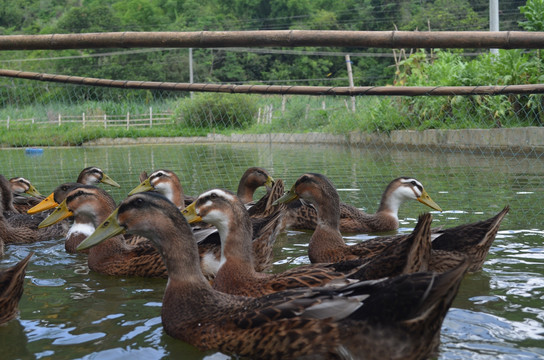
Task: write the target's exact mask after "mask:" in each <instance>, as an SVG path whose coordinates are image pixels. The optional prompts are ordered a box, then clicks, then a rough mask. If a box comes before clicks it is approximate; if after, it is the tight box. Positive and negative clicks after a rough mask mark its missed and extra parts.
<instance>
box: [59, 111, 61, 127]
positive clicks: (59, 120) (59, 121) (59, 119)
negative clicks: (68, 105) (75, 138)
mask: <svg viewBox="0 0 544 360" xmlns="http://www.w3.org/2000/svg"><path fill="white" fill-rule="evenodd" d="M60 122H61V120H60V114H59V126H60Z"/></svg>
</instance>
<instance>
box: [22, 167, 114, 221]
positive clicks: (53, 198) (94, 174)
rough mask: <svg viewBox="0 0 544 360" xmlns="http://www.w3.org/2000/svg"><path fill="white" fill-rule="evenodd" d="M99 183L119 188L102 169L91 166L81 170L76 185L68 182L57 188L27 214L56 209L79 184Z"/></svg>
mask: <svg viewBox="0 0 544 360" xmlns="http://www.w3.org/2000/svg"><path fill="white" fill-rule="evenodd" d="M99 183H103V184H108V185H111V186H115V187H119V184H118V183H117V182H116V181H115V180H113V179H112V178H110V177H109V176H108V175H106V174H105V173H104V171H103V170H102V169H100V168H98V167H96V166H89V167H86V168H85V169H83V170H81V172H80V173H79V175H78V177H77V181H76V182H75V183H73V182H67V183H63V184H61V185H59V186H57V187H56V188H55V190H54V191H53V192H52V193H51V194H49V195H48V196H47V197H46V198H45V199H43V200H42V201H41V202H40V203H38V204H37V205H35V206H34V207H32V208H30V209H29V210H28V211H27V212H28V213H29V214H36V213H39V212H42V211H45V210H49V209H52V208H54V207H56V206H57V205H59V204H60V203H61V202H62V201H63V200H64V198H65V197H66V194H67V192H68V191H70V190H71V189H72V188H73V187H75V186H77V185H78V184H83V185H92V186H95V185H97V184H99Z"/></svg>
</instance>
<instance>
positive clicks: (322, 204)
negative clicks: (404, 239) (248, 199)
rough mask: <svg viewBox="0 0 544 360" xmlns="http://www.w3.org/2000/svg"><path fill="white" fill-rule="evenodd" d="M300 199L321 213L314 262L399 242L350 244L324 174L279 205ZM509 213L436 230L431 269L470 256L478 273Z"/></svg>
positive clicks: (311, 251) (305, 181)
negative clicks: (341, 230)
mask: <svg viewBox="0 0 544 360" xmlns="http://www.w3.org/2000/svg"><path fill="white" fill-rule="evenodd" d="M298 198H300V199H302V200H303V201H305V202H308V203H310V204H312V206H314V207H315V209H316V211H317V214H318V219H319V220H318V224H317V226H316V228H315V230H314V232H313V234H312V236H311V238H310V244H309V247H308V255H309V258H310V261H311V262H333V261H341V260H349V259H353V258H358V257H361V256H369V254H375V255H377V254H379V253H380V252H381V251H383V249H384V248H386V247H387V246H389V245H390V244H391V243H395V241H398V235H397V236H380V237H375V238H372V239H370V240H367V241H364V242H362V243H359V244H355V245H347V244H346V243H345V242H344V239H343V237H342V234H341V233H340V229H339V221H340V198H339V196H338V192H337V191H336V189H335V187H334V185H333V184H332V182H331V181H330V180H329V179H328V178H327V177H326V176H325V175H323V174H319V173H306V174H303V175H301V176H300V177H299V178H298V179H297V181H296V182H295V183H294V184H293V186H292V187H291V189H290V190H289V191H288V192H286V193H285V194H284V196H283V197H282V198H280V199H278V200H277V201H276V202H278V203H288V202H290V201H293V200H296V199H298ZM508 211H509V206H506V207H505V208H504V209H503V210H502V211H501V212H500V213H498V214H497V215H495V216H494V217H492V218H490V219H487V220H484V221H479V222H475V223H469V224H463V225H460V226H457V227H453V228H448V229H433V230H432V231H431V259H430V261H429V270H431V271H445V270H447V269H449V268H452V267H455V266H457V265H458V263H459V262H462V261H463V260H464V257H468V261H469V271H470V272H475V271H478V270H479V269H480V268H481V264H482V263H483V260H482V259H484V260H485V257H486V256H487V253H488V252H489V247H490V246H491V243H492V242H493V241H494V239H495V235H496V234H497V231H498V228H499V225H500V223H501V221H502V219H503V218H504V216H505V215H506V213H508Z"/></svg>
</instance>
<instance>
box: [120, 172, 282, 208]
mask: <svg viewBox="0 0 544 360" xmlns="http://www.w3.org/2000/svg"><path fill="white" fill-rule="evenodd" d="M146 175H147V173H146V172H142V173H141V174H140V180H141V181H140V184H139V185H138V186H136V187H135V188H134V189H132V190H131V191H130V192H129V195H132V194H135V193H138V192H142V191H157V192H159V193H161V194H163V195H164V196H166V197H167V198H168V199H169V200H170V201H172V202H173V203H174V204H176V205H177V206H178V208H180V209H183V208H185V207H186V206H187V205H189V204H191V203H192V202H193V201H194V200H195V198H194V197H188V196H186V195H185V194H184V192H183V186H182V185H181V181H180V180H179V177H178V176H177V175H176V174H175V173H174V172H173V171H171V170H167V169H158V170H155V171H154V172H152V173H151V175H149V176H148V177H146V178H144V176H146ZM142 178H143V180H142ZM273 183H274V179H273V178H272V176H270V174H269V173H268V171H266V170H265V169H263V168H260V167H250V168H248V169H247V170H246V171H245V172H244V173H243V174H242V177H241V178H240V181H239V183H238V190H237V195H238V196H239V197H240V198H241V199H242V201H243V202H244V203H245V204H247V205H248V207H250V206H251V205H252V204H253V195H254V194H255V191H256V190H257V189H258V188H259V187H261V186H266V187H267V188H271V187H272V185H273Z"/></svg>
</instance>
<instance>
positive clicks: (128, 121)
mask: <svg viewBox="0 0 544 360" xmlns="http://www.w3.org/2000/svg"><path fill="white" fill-rule="evenodd" d="M129 127H130V112H128V111H127V130H128V129H129Z"/></svg>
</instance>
